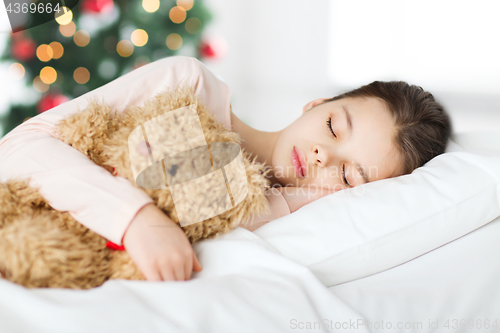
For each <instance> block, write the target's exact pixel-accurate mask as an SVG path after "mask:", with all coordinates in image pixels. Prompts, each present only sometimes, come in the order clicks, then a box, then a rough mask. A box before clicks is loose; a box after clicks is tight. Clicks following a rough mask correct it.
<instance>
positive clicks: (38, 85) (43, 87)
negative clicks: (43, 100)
mask: <svg viewBox="0 0 500 333" xmlns="http://www.w3.org/2000/svg"><path fill="white" fill-rule="evenodd" d="M33 88H35V90H36V91H38V92H39V93H44V92H46V91H47V90H49V85H48V84H45V83H43V82H42V80H41V79H40V77H39V76H37V77H35V78H34V79H33Z"/></svg>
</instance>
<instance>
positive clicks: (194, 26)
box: [186, 17, 201, 35]
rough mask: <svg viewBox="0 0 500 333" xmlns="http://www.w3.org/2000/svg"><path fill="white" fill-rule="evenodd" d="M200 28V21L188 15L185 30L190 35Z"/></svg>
mask: <svg viewBox="0 0 500 333" xmlns="http://www.w3.org/2000/svg"><path fill="white" fill-rule="evenodd" d="M200 30H201V21H200V19H199V18H197V17H190V18H188V19H187V21H186V31H187V32H188V33H190V34H191V35H194V34H196V33H198V31H200Z"/></svg>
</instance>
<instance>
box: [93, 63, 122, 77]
mask: <svg viewBox="0 0 500 333" xmlns="http://www.w3.org/2000/svg"><path fill="white" fill-rule="evenodd" d="M97 71H98V73H99V75H100V76H101V77H102V78H103V79H112V78H114V77H115V76H116V73H117V72H118V66H117V65H116V62H115V61H114V60H113V59H104V60H103V61H102V62H101V63H100V64H99V67H98V68H97Z"/></svg>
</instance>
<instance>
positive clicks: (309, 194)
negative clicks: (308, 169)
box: [276, 186, 336, 213]
mask: <svg viewBox="0 0 500 333" xmlns="http://www.w3.org/2000/svg"><path fill="white" fill-rule="evenodd" d="M276 189H278V190H279V191H280V192H281V194H283V197H284V198H285V200H286V202H287V203H288V207H290V212H292V213H293V212H295V211H296V210H297V209H299V208H300V207H302V206H304V205H306V204H308V203H310V202H313V201H314V200H317V199H319V198H321V197H324V196H325V195H328V194H331V193H335V192H336V191H335V190H332V189H324V188H318V187H310V188H309V187H305V186H304V187H295V186H289V187H277V188H276Z"/></svg>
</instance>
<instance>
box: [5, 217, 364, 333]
mask: <svg viewBox="0 0 500 333" xmlns="http://www.w3.org/2000/svg"><path fill="white" fill-rule="evenodd" d="M194 249H195V251H196V254H197V256H198V258H199V259H200V262H201V264H202V266H203V270H202V271H201V272H199V273H194V275H193V279H192V280H191V281H187V282H176V281H174V282H148V281H126V280H112V281H108V282H106V283H105V284H104V285H103V286H101V287H99V288H95V289H92V290H68V289H26V288H24V287H21V286H18V285H15V284H13V283H10V282H8V281H5V280H0V293H1V295H2V297H1V300H0V332H2V333H4V332H37V333H43V332H47V333H49V332H50V333H55V332H64V333H68V332H84V333H89V332H92V333H95V332H106V333H110V332H122V333H125V332H147V333H153V332H287V331H293V332H297V331H300V332H308V331H313V332H330V331H338V330H339V328H340V329H341V330H343V331H346V332H348V331H351V330H355V331H356V332H366V330H365V329H364V326H363V320H364V318H363V317H362V316H360V315H359V314H357V313H356V312H355V311H353V310H352V309H351V308H350V306H348V305H347V304H346V303H345V302H344V301H342V300H341V299H340V298H339V297H337V296H336V295H334V294H332V293H331V292H330V291H329V290H328V289H327V288H326V287H324V286H323V284H321V282H319V280H317V278H316V277H315V276H314V275H313V274H312V273H311V272H310V271H309V270H308V269H307V268H305V267H304V266H301V265H299V264H297V263H295V262H293V261H291V260H289V259H287V258H285V257H283V256H282V255H280V254H278V253H276V252H275V251H274V250H273V249H271V248H270V247H269V246H268V245H266V243H265V242H264V241H263V240H262V239H260V238H259V237H258V236H257V235H255V234H254V233H252V232H250V231H248V230H246V229H243V228H239V227H238V228H236V229H235V230H234V231H232V232H231V233H229V234H226V235H223V236H221V237H218V238H216V239H211V240H205V241H202V242H199V243H197V244H195V245H194ZM336 328H337V329H336ZM342 328H343V329H342Z"/></svg>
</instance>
